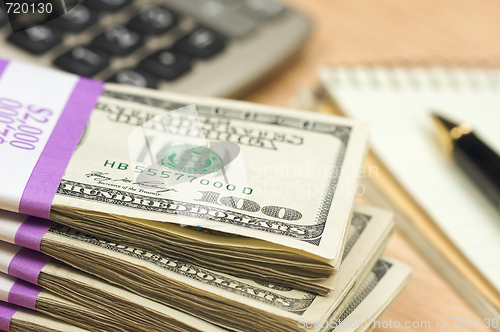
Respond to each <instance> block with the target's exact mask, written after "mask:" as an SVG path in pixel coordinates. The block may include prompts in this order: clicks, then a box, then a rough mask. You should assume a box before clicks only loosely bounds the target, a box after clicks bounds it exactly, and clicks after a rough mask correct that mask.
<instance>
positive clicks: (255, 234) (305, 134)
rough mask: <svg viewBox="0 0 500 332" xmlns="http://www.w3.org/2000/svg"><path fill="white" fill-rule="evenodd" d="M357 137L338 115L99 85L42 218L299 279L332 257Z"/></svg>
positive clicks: (216, 265)
mask: <svg viewBox="0 0 500 332" xmlns="http://www.w3.org/2000/svg"><path fill="white" fill-rule="evenodd" d="M191 104H193V105H195V107H196V108H195V109H194V108H193V107H192V106H191V107H190V106H189V105H191ZM177 109H181V111H175V110H177ZM165 111H170V112H165ZM366 138H367V129H366V127H365V126H364V125H363V124H360V123H357V122H353V121H352V120H347V119H343V118H338V117H331V116H323V115H317V114H312V113H307V112H301V111H296V110H290V109H282V108H276V107H268V106H263V105H257V104H251V103H246V102H236V101H229V100H221V99H211V98H197V97H192V96H184V95H178V94H168V93H164V92H161V93H160V92H156V91H149V90H144V89H136V88H128V87H123V86H118V85H116V86H115V85H106V87H105V90H104V92H103V94H102V96H101V97H100V98H99V100H98V103H97V106H96V108H95V110H94V111H93V113H92V115H91V117H90V121H89V124H88V126H87V130H86V132H85V134H84V136H83V138H82V140H81V142H80V144H79V146H78V148H77V150H76V151H75V152H74V154H73V156H72V158H71V161H70V163H69V165H68V167H67V169H66V172H65V175H64V177H63V179H62V180H61V183H60V186H59V189H58V190H57V194H56V196H55V198H54V200H53V203H52V211H51V214H50V218H51V219H52V220H55V221H58V222H60V223H62V224H64V225H68V226H71V227H75V228H77V229H81V230H86V231H88V232H92V233H96V234H102V235H103V236H105V237H106V238H108V239H110V240H114V241H120V242H122V243H129V244H131V245H134V246H136V247H138V248H144V249H148V250H153V251H156V252H159V253H163V254H166V255H169V256H172V257H177V258H181V257H182V259H184V260H186V261H188V262H193V263H196V264H199V265H201V266H203V267H207V268H213V269H217V270H219V271H223V272H227V273H231V274H234V275H237V276H243V277H247V278H253V279H255V280H261V281H268V282H275V283H281V284H285V285H289V286H294V287H297V288H301V287H305V289H308V286H309V285H310V284H311V283H314V282H315V281H320V280H323V279H325V278H327V277H329V276H331V275H333V274H334V273H335V272H336V271H337V270H338V268H339V266H340V262H341V259H340V257H341V253H342V250H343V247H344V241H345V236H346V230H347V227H348V221H349V216H350V214H351V212H352V205H353V199H354V196H355V194H356V189H357V180H358V177H359V170H360V167H361V165H362V162H363V158H364V155H365V151H366V146H367V145H366ZM200 160H201V164H200ZM179 224H180V225H190V226H192V227H180V226H179ZM196 226H202V228H200V227H196ZM309 289H310V288H309Z"/></svg>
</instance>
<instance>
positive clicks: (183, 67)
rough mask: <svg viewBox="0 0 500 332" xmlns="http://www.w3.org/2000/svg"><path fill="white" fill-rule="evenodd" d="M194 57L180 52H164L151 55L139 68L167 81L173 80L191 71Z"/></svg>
mask: <svg viewBox="0 0 500 332" xmlns="http://www.w3.org/2000/svg"><path fill="white" fill-rule="evenodd" d="M191 62H192V57H191V56H189V55H187V54H185V53H183V52H180V51H178V50H174V49H172V50H164V51H159V52H156V53H154V54H153V55H150V56H149V57H147V58H146V59H144V60H142V61H141V63H139V68H140V69H143V70H145V71H147V72H149V73H151V74H153V75H155V76H158V77H160V78H163V79H165V80H173V79H176V78H177V77H179V76H181V75H182V74H184V73H186V72H188V71H189V70H190V69H191Z"/></svg>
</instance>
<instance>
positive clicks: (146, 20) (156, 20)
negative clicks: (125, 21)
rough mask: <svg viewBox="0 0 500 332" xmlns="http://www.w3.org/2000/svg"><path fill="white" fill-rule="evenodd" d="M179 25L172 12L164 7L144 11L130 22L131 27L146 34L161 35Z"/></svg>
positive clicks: (153, 7)
mask: <svg viewBox="0 0 500 332" xmlns="http://www.w3.org/2000/svg"><path fill="white" fill-rule="evenodd" d="M177 23H178V19H177V17H176V16H175V14H174V13H173V12H172V11H170V10H168V9H166V8H164V7H159V6H152V7H149V8H146V9H145V10H142V11H141V12H140V14H139V15H137V16H136V17H134V18H133V19H132V20H131V21H130V23H129V26H130V27H131V28H133V29H136V30H139V31H142V32H144V33H148V34H154V35H161V34H163V33H165V32H167V31H168V30H170V29H172V28H173V27H174V26H176V25H177Z"/></svg>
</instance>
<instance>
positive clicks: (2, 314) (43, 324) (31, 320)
mask: <svg viewBox="0 0 500 332" xmlns="http://www.w3.org/2000/svg"><path fill="white" fill-rule="evenodd" d="M0 330H2V331H9V332H27V331H30V332H31V331H39V332H86V331H88V330H84V329H82V328H79V327H77V326H74V325H70V324H68V323H64V322H61V321H58V320H56V319H54V318H51V317H49V316H46V315H44V314H41V313H39V312H36V311H34V310H30V309H26V308H23V307H19V306H17V305H15V304H11V303H7V302H3V301H0Z"/></svg>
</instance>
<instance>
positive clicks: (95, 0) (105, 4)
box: [85, 0, 132, 12]
mask: <svg viewBox="0 0 500 332" xmlns="http://www.w3.org/2000/svg"><path fill="white" fill-rule="evenodd" d="M131 2H132V0H86V1H85V4H86V5H89V6H90V7H92V8H95V9H97V10H103V11H106V12H116V11H118V10H120V9H122V8H123V7H125V6H127V5H128V4H130V3H131Z"/></svg>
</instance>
